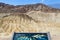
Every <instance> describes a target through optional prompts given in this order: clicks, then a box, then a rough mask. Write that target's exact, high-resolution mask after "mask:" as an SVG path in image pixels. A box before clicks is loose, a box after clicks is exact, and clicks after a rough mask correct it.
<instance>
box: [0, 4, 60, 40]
mask: <svg viewBox="0 0 60 40" xmlns="http://www.w3.org/2000/svg"><path fill="white" fill-rule="evenodd" d="M14 32H49V33H50V36H51V40H60V9H56V8H52V7H49V6H47V5H45V4H41V3H37V4H29V5H17V6H13V5H9V4H5V3H0V40H12V37H13V33H14Z"/></svg>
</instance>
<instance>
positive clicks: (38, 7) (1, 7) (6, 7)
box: [0, 3, 60, 13]
mask: <svg viewBox="0 0 60 40" xmlns="http://www.w3.org/2000/svg"><path fill="white" fill-rule="evenodd" d="M29 11H42V12H60V9H57V8H52V7H49V6H47V5H45V4H42V3H36V4H28V5H16V6H14V5H10V4H5V3H0V13H26V12H29Z"/></svg>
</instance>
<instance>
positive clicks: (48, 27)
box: [27, 11, 60, 40]
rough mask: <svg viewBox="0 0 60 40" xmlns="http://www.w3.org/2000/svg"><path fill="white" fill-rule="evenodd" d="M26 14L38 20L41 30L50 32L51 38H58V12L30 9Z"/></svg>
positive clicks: (59, 23) (59, 25) (59, 17)
mask: <svg viewBox="0 0 60 40" xmlns="http://www.w3.org/2000/svg"><path fill="white" fill-rule="evenodd" d="M27 15H29V16H30V17H32V18H33V19H34V20H37V21H38V25H39V28H41V32H50V34H51V36H52V39H53V40H54V39H55V40H57V39H59V38H60V13H45V12H40V11H31V12H29V13H27Z"/></svg>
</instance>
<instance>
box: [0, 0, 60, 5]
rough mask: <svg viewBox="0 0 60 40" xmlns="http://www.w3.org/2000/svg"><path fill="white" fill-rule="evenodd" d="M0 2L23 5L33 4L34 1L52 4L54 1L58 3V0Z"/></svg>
mask: <svg viewBox="0 0 60 40" xmlns="http://www.w3.org/2000/svg"><path fill="white" fill-rule="evenodd" d="M0 2H3V3H7V4H12V5H23V4H34V3H44V4H54V3H60V0H0Z"/></svg>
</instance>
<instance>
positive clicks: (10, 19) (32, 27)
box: [0, 14, 38, 36]
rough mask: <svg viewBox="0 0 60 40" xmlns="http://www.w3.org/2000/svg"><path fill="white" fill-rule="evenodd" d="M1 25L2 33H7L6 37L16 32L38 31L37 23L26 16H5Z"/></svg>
mask: <svg viewBox="0 0 60 40" xmlns="http://www.w3.org/2000/svg"><path fill="white" fill-rule="evenodd" d="M0 23H1V25H0V26H1V27H0V33H5V36H8V35H11V34H12V33H14V32H37V31H38V29H37V27H38V26H37V23H36V22H35V21H34V20H33V19H32V18H31V17H29V16H28V15H25V14H20V15H9V16H4V17H3V18H2V19H1V22H0ZM1 30H2V32H1ZM0 36H2V35H0Z"/></svg>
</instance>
